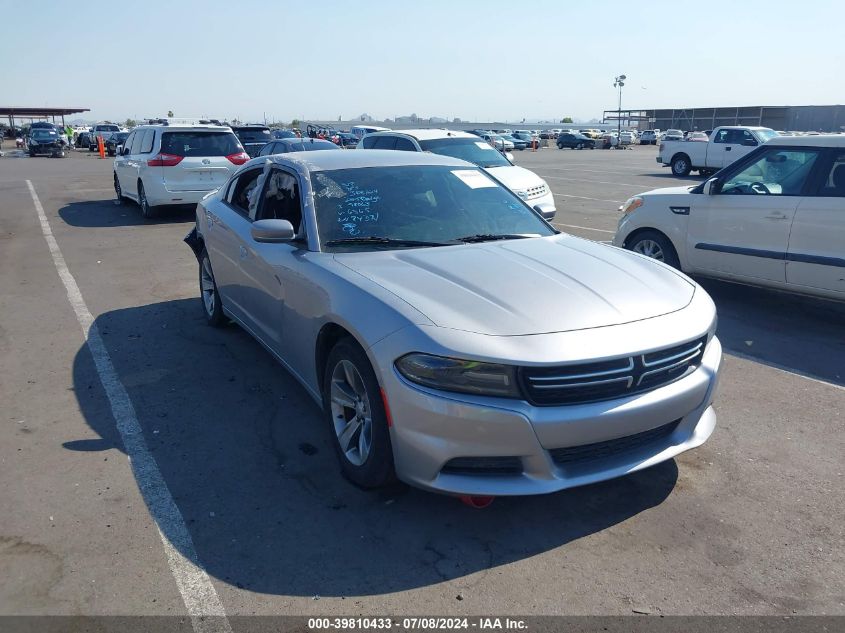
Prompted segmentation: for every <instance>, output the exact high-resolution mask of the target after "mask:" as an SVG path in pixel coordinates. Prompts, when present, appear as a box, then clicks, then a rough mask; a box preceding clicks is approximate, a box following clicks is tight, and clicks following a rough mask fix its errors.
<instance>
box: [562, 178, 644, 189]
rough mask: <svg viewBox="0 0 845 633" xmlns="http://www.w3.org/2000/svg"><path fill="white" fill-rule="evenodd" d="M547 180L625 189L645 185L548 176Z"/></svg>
mask: <svg viewBox="0 0 845 633" xmlns="http://www.w3.org/2000/svg"><path fill="white" fill-rule="evenodd" d="M546 178H551V179H552V180H568V181H570V182H594V183H597V184H600V185H622V186H623V187H642V186H643V184H642V183H640V184H638V185H635V184H633V183H630V182H613V181H610V180H587V179H586V178H564V177H563V176H546Z"/></svg>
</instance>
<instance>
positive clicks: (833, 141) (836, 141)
mask: <svg viewBox="0 0 845 633" xmlns="http://www.w3.org/2000/svg"><path fill="white" fill-rule="evenodd" d="M766 145H778V146H780V145H783V146H793V145H798V146H803V147H845V134H816V135H812V136H775V137H773V138H771V139H769V141H768V142H767V143H766Z"/></svg>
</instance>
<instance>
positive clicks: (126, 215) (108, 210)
mask: <svg viewBox="0 0 845 633" xmlns="http://www.w3.org/2000/svg"><path fill="white" fill-rule="evenodd" d="M157 211H158V212H157V215H156V216H155V217H154V218H151V219H149V220H147V219H144V218H143V217H142V216H141V210H140V209H139V208H138V205H137V204H135V203H134V202H133V201H131V200H123V201H122V202H121V203H120V204H117V202H116V201H115V200H85V201H83V202H71V203H69V204H67V205H65V206H64V207H62V208H61V209H59V217H60V218H62V220H64V222H65V223H67V224H69V225H70V226H77V227H81V228H103V227H113V226H117V227H119V226H138V225H144V224H179V223H183V222H193V221H194V219H195V217H196V216H195V213H196V205H184V206H167V207H159V208H158V209H157Z"/></svg>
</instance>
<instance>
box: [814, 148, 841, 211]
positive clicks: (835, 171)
mask: <svg viewBox="0 0 845 633" xmlns="http://www.w3.org/2000/svg"><path fill="white" fill-rule="evenodd" d="M823 173H824V175H823V176H822V186H821V188H820V189H819V191H818V193H817V194H816V195H817V196H822V197H825V198H845V152H843V151H839V150H835V151H834V153H833V160H832V161H831V162H830V164H829V166H826V167H825V168H824V170H823ZM843 213H845V211H843Z"/></svg>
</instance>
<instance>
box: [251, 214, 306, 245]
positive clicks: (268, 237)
mask: <svg viewBox="0 0 845 633" xmlns="http://www.w3.org/2000/svg"><path fill="white" fill-rule="evenodd" d="M250 233H251V234H252V239H254V240H255V241H256V242H266V243H269V244H278V243H280V242H292V241H293V239H294V238H295V237H296V233H295V232H294V230H293V225H292V224H291V223H290V222H288V221H287V220H256V221H255V222H253V223H252V230H251V231H250Z"/></svg>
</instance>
